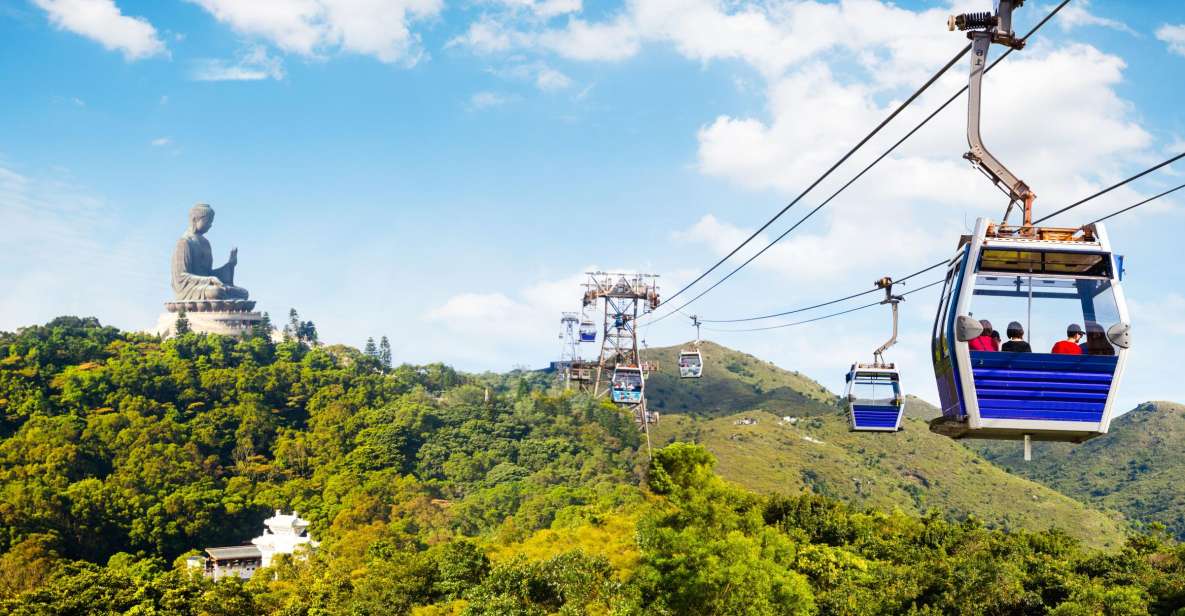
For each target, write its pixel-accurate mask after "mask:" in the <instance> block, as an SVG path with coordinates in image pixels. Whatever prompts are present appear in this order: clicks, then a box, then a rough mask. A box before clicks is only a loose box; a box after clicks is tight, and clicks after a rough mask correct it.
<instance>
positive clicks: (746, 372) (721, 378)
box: [645, 342, 835, 416]
mask: <svg viewBox="0 0 1185 616" xmlns="http://www.w3.org/2000/svg"><path fill="white" fill-rule="evenodd" d="M687 346H691V345H690V343H689V344H688V345H687ZM700 350H701V352H702V353H703V356H704V375H703V377H702V378H699V379H680V378H679V366H678V357H679V347H664V348H656V349H649V350H647V351H646V353H645V355H646V360H647V361H657V362H659V371H658V372H656V373H653V374H651V375H650V376H649V377H648V378H647V379H646V397H647V399H648V400H650V405H651V408H653V409H655V410H658V411H661V412H663V413H689V414H695V415H707V416H720V415H731V414H733V413H736V412H739V411H745V410H749V409H752V408H754V407H757V406H761V407H762V408H764V409H767V410H769V411H770V412H775V413H776V412H781V411H787V412H795V413H799V414H805V413H812V412H813V413H820V412H827V411H828V410H829V409H830V408H831V407H830V406H829V404H830V403H831V402H832V401H834V400H835V394H832V393H831V392H829V391H827V388H825V387H823V386H822V385H820V384H818V383H817V382H815V381H813V380H811V379H809V378H807V377H805V376H803V375H802V374H799V373H797V372H790V371H787V370H782V369H781V368H778V367H777V366H775V365H774V364H772V363H770V362H767V361H762V360H760V359H757V358H756V357H753V356H752V355H746V354H745V353H740V352H737V351H734V350H732V349H729V348H726V347H722V346H720V345H718V344H715V343H712V342H703V343H702V344H701V345H700Z"/></svg>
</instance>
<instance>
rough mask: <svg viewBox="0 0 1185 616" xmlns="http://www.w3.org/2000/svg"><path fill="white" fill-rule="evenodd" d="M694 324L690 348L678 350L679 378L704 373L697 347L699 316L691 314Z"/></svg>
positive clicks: (692, 376)
mask: <svg viewBox="0 0 1185 616" xmlns="http://www.w3.org/2000/svg"><path fill="white" fill-rule="evenodd" d="M691 324H692V325H694V326H695V344H694V345H693V346H692V347H691V348H690V349H683V350H681V351H679V378H681V379H698V378H700V377H702V376H703V375H704V356H703V354H702V353H701V352H700V349H699V325H700V323H699V317H696V316H694V315H692V317H691Z"/></svg>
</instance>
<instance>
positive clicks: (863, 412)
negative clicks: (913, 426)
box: [844, 276, 905, 432]
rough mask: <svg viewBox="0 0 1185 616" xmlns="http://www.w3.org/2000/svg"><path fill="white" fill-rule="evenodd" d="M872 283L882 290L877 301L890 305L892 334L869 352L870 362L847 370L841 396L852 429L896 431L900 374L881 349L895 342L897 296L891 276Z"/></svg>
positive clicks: (901, 407) (902, 407)
mask: <svg viewBox="0 0 1185 616" xmlns="http://www.w3.org/2000/svg"><path fill="white" fill-rule="evenodd" d="M876 286H877V287H878V288H881V289H884V290H885V299H884V301H882V302H881V303H882V304H889V305H890V306H892V307H893V335H892V336H890V337H889V339H888V340H887V341H886V342H885V343H884V344H882V345H881V346H880V347H879V348H877V349H876V350H875V351H873V352H872V363H871V364H862V363H854V364H852V368H851V370H849V371H848V375H847V378H846V381H847V383H846V385H845V387H844V399H845V400H847V402H848V418H849V420H850V422H851V430H852V431H853V432H896V431H898V430H900V429H901V418H902V416H903V415H904V414H905V400H904V398H902V396H901V373H900V372H898V370H897V366H896V364H891V363H885V358H884V352H885V351H887V350H888V349H889V348H890V347H892V346H893V345H894V344H897V304H898V303H899V302H900V301H901V297H900V296H898V295H893V279H892V278H889V277H887V276H886V277H884V278H881V279H880V280H878V281H876Z"/></svg>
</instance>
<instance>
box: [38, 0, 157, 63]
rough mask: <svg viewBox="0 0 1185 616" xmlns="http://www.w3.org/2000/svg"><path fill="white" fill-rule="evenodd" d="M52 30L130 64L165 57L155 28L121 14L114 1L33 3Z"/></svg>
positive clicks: (143, 20)
mask: <svg viewBox="0 0 1185 616" xmlns="http://www.w3.org/2000/svg"><path fill="white" fill-rule="evenodd" d="M33 2H34V3H35V4H36V5H37V6H39V7H41V8H42V9H43V10H44V11H45V12H46V14H48V15H49V21H50V23H52V24H53V25H54V26H55V27H57V28H60V29H62V30H69V31H70V32H73V33H75V34H79V35H82V36H85V37H86V38H89V39H91V40H93V41H96V42H98V43H99V44H100V45H102V46H103V47H104V48H106V49H109V50H113V51H119V52H120V53H122V54H123V57H124V58H125V59H127V60H129V61H131V60H140V59H143V58H149V57H152V56H156V55H167V54H168V49H167V48H166V47H165V44H164V43H163V42H161V40H160V37H158V36H157V32H156V28H153V27H152V24H150V23H148V21H147V20H145V19H143V18H141V17H129V16H127V15H124V14H123V13H121V12H120V10H119V7H117V6H115V2H114V0H33Z"/></svg>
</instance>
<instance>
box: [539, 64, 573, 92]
mask: <svg viewBox="0 0 1185 616" xmlns="http://www.w3.org/2000/svg"><path fill="white" fill-rule="evenodd" d="M535 85H536V86H538V87H539V89H540V90H543V91H545V92H554V91H556V90H563V89H565V88H567V87H569V86H571V85H572V80H571V79H570V78H569V77H568V76H567V75H565V74H563V73H561V72H559V71H557V70H555V69H554V68H549V67H544V68H542V69H540V70H539V73H538V75H536V76H535Z"/></svg>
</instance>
